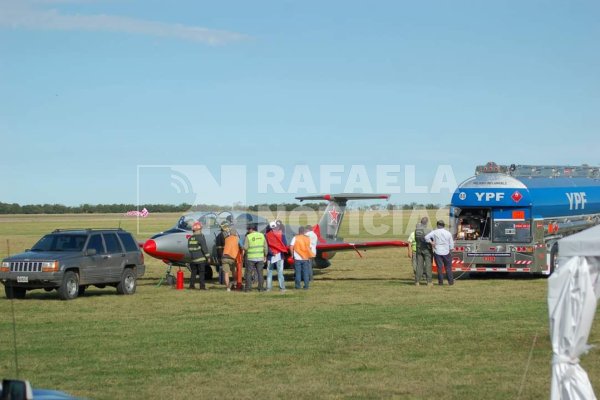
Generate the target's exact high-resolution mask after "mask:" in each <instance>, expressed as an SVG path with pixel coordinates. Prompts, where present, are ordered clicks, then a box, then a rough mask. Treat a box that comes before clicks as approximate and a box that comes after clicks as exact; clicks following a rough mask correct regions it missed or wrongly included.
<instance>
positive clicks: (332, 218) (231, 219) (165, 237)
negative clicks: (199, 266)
mask: <svg viewBox="0 0 600 400" xmlns="http://www.w3.org/2000/svg"><path fill="white" fill-rule="evenodd" d="M389 196H390V195H389V194H352V193H340V194H322V195H314V196H301V197H296V199H298V200H300V201H303V200H326V201H327V202H328V204H327V207H326V209H325V212H324V213H323V215H322V216H321V219H320V221H319V222H318V223H317V224H316V225H315V226H314V227H313V231H314V232H315V233H316V234H317V238H318V243H317V255H316V257H315V267H316V268H327V267H329V266H330V265H331V262H330V260H331V259H332V258H333V257H334V255H335V253H336V252H338V251H347V250H353V251H357V252H358V250H360V249H369V248H376V247H406V246H408V243H407V242H404V241H400V240H391V241H390V240H385V241H373V242H353V243H348V242H344V241H343V240H342V239H341V238H339V237H338V233H339V229H340V225H341V224H342V219H343V217H344V213H345V211H346V203H347V202H348V200H367V199H383V200H387V199H388V198H389ZM196 221H199V222H200V223H202V233H203V234H204V236H205V237H206V243H207V245H208V248H209V251H210V252H211V254H212V255H213V257H212V258H213V260H216V246H215V238H216V237H217V235H218V234H219V232H220V230H221V223H223V222H225V221H226V222H228V223H229V224H230V226H231V227H232V228H235V229H236V230H237V231H238V232H239V234H240V235H243V234H244V232H246V230H247V229H248V227H249V226H250V225H254V226H255V227H257V230H258V231H260V232H264V231H265V230H266V229H267V226H268V224H269V221H267V220H266V219H265V218H263V217H261V216H258V215H256V214H251V213H245V212H242V213H240V212H237V213H234V212H229V211H223V212H220V213H215V212H193V213H189V214H185V215H183V216H182V217H181V218H179V221H178V222H177V224H175V226H173V227H172V228H171V229H169V230H167V231H165V232H160V233H158V234H156V235H154V236H152V237H151V238H150V239H148V240H147V241H146V242H145V243H144V244H143V249H144V251H145V252H146V254H148V255H149V256H151V257H154V258H157V259H159V260H163V261H164V262H165V263H167V264H169V265H173V266H187V264H188V263H189V262H190V261H191V259H190V253H189V251H188V247H187V242H188V239H189V237H190V235H191V234H192V225H193V224H194V223H195V222H196ZM298 228H299V227H297V226H290V225H285V235H286V237H287V239H288V241H289V240H291V238H292V237H293V236H294V235H296V234H297V232H298ZM359 254H360V253H359ZM207 271H209V272H207V278H211V277H212V269H211V268H207Z"/></svg>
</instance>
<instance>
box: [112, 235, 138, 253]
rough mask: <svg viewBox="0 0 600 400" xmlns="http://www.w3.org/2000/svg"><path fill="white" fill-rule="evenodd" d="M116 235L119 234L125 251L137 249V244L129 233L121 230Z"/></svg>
mask: <svg viewBox="0 0 600 400" xmlns="http://www.w3.org/2000/svg"><path fill="white" fill-rule="evenodd" d="M117 235H119V239H121V242H122V243H123V246H125V251H138V245H137V243H136V242H135V240H133V238H132V237H131V235H130V234H129V233H123V232H121V233H118V234H117Z"/></svg>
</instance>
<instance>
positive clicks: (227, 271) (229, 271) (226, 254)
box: [221, 228, 240, 292]
mask: <svg viewBox="0 0 600 400" xmlns="http://www.w3.org/2000/svg"><path fill="white" fill-rule="evenodd" d="M239 253H240V239H239V238H238V234H237V231H236V230H235V229H234V228H229V236H227V237H226V238H225V245H224V246H223V256H222V257H221V265H222V267H223V278H224V280H225V287H226V288H227V291H228V292H231V287H230V286H229V277H232V278H235V274H236V270H237V260H236V259H237V256H238V254H239Z"/></svg>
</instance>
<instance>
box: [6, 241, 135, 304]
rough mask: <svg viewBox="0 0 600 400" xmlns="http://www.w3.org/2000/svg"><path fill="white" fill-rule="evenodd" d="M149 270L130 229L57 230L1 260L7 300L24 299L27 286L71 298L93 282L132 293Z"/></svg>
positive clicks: (30, 288)
mask: <svg viewBox="0 0 600 400" xmlns="http://www.w3.org/2000/svg"><path fill="white" fill-rule="evenodd" d="M145 272H146V266H145V265H144V256H143V254H142V252H141V250H140V248H139V246H138V244H137V242H136V241H135V239H134V238H133V236H132V235H131V234H130V233H129V232H126V231H124V230H122V229H78V230H61V229H57V230H55V231H54V232H52V233H50V234H48V235H46V236H44V237H43V238H41V239H40V240H39V241H38V242H37V243H36V244H35V245H34V246H33V247H32V248H31V249H29V250H26V251H25V252H24V253H21V254H16V255H14V256H11V257H8V258H5V259H4V260H2V265H1V266H0V282H2V283H3V284H4V290H5V292H6V297H7V298H9V299H13V298H15V299H22V298H24V297H25V294H26V292H27V290H33V289H45V290H47V291H51V290H54V289H56V290H57V291H58V295H59V297H60V298H61V299H63V300H71V299H74V298H76V297H77V296H80V295H83V294H84V292H85V289H86V288H87V287H88V286H90V285H94V286H96V287H99V288H104V287H106V286H114V287H116V288H117V293H119V294H133V293H135V289H136V285H137V278H138V277H141V276H143V275H144V273H145Z"/></svg>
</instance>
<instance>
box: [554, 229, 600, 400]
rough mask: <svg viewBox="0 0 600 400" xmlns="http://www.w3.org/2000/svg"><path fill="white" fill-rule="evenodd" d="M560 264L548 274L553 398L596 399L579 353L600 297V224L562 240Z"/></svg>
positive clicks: (583, 347)
mask: <svg viewBox="0 0 600 400" xmlns="http://www.w3.org/2000/svg"><path fill="white" fill-rule="evenodd" d="M558 254H559V255H560V258H559V260H558V264H559V267H558V268H557V269H556V271H555V272H554V273H553V274H552V276H550V278H548V312H549V315H550V335H551V339H552V356H553V358H552V387H551V395H550V397H551V399H552V400H558V399H563V400H564V399H582V400H584V399H585V400H588V399H596V396H595V395H594V390H593V389H592V385H591V384H590V380H589V378H588V375H587V373H586V372H585V371H584V370H583V368H581V366H580V365H579V357H580V356H581V355H582V354H585V353H586V352H587V351H588V350H589V348H590V347H589V345H588V344H587V340H588V337H589V333H590V329H591V327H592V323H593V321H594V315H595V313H596V304H597V302H598V298H600V225H599V226H595V227H593V228H590V229H587V230H585V231H582V232H579V233H577V234H575V235H571V236H569V237H566V238H564V239H561V240H559V242H558Z"/></svg>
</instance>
